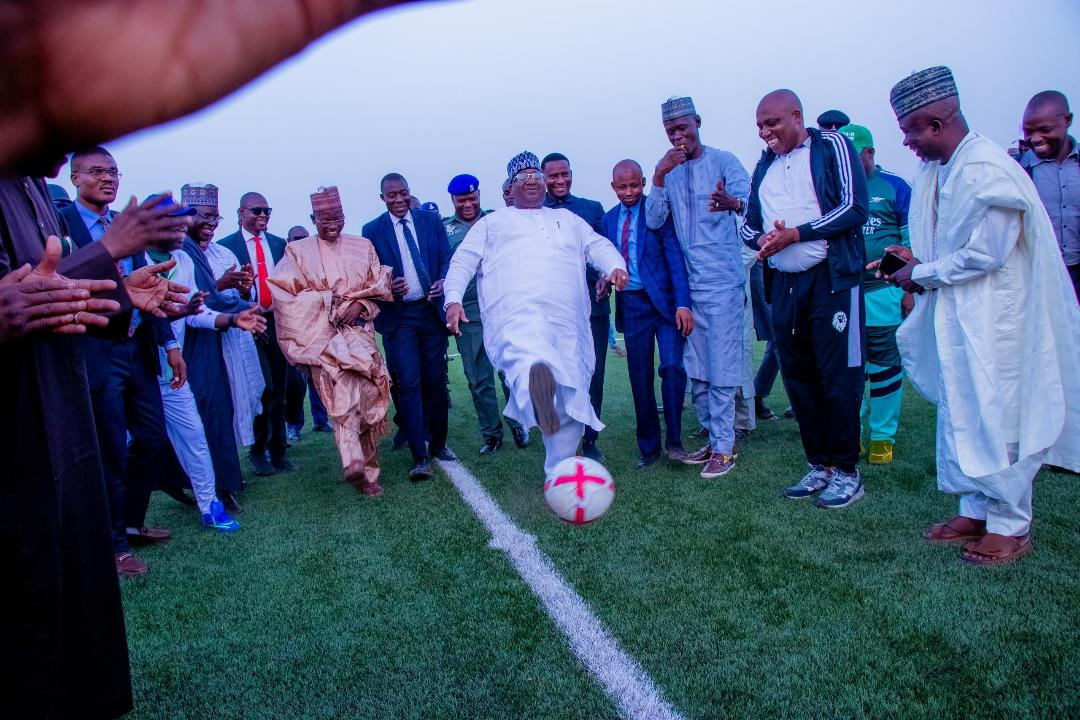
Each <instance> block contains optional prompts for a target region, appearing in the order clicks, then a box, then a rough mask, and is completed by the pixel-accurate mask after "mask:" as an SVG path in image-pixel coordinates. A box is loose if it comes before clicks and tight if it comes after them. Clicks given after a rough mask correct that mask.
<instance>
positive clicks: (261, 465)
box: [226, 455, 274, 510]
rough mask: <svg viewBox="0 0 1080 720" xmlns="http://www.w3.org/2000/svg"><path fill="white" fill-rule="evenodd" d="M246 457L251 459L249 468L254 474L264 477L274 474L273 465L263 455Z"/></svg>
mask: <svg viewBox="0 0 1080 720" xmlns="http://www.w3.org/2000/svg"><path fill="white" fill-rule="evenodd" d="M248 459H250V460H251V469H252V470H254V471H255V474H256V475H259V476H260V477H266V476H267V475H273V474H274V466H273V465H271V464H270V461H269V460H267V459H266V456H265V455H249V456H248ZM227 509H228V508H226V510H227Z"/></svg>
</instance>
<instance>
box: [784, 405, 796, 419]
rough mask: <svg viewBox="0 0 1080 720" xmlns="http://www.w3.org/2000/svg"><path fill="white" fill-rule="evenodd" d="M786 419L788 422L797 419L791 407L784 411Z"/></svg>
mask: <svg viewBox="0 0 1080 720" xmlns="http://www.w3.org/2000/svg"><path fill="white" fill-rule="evenodd" d="M784 417H786V418H787V419H788V420H794V419H795V411H794V410H793V409H792V408H791V406H790V405H788V409H787V410H785V411H784Z"/></svg>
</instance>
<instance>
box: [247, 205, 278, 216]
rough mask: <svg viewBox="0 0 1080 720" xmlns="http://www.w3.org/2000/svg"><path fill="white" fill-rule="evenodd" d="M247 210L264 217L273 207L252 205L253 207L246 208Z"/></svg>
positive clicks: (272, 210) (268, 214)
mask: <svg viewBox="0 0 1080 720" xmlns="http://www.w3.org/2000/svg"><path fill="white" fill-rule="evenodd" d="M247 211H248V212H249V213H251V214H252V215H265V216H266V217H270V213H272V212H274V208H268V207H253V208H247Z"/></svg>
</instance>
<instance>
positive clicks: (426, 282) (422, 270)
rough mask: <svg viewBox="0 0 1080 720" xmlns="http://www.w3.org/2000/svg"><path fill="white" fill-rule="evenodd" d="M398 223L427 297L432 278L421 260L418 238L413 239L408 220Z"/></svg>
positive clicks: (417, 277)
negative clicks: (417, 243)
mask: <svg viewBox="0 0 1080 720" xmlns="http://www.w3.org/2000/svg"><path fill="white" fill-rule="evenodd" d="M398 222H400V223H401V231H402V233H404V235H405V244H406V245H408V246H409V257H411V258H412V264H413V269H414V270H416V279H417V280H419V281H420V286H421V287H422V288H423V289H424V295H427V293H428V290H430V289H431V276H429V275H428V273H427V268H426V267H424V261H423V260H421V259H420V248H418V247H417V246H416V238H415V237H413V234H412V230H410V229H409V221H408V219H406V218H401V220H399V221H398Z"/></svg>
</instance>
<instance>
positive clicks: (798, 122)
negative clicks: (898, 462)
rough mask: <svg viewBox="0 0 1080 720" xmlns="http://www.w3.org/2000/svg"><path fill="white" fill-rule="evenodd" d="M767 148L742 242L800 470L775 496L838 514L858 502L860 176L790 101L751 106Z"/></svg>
mask: <svg viewBox="0 0 1080 720" xmlns="http://www.w3.org/2000/svg"><path fill="white" fill-rule="evenodd" d="M757 127H758V137H760V138H761V139H762V140H763V141H764V142H765V145H766V149H765V152H764V153H763V154H762V156H761V160H760V161H758V164H757V167H756V168H755V169H754V175H753V180H752V182H751V185H750V199H749V200H748V202H747V207H746V222H745V223H744V224H743V227H742V230H741V234H742V238H743V241H744V242H745V243H746V244H747V245H749V246H750V247H751V248H756V249H757V250H758V257H759V258H760V259H762V260H764V261H765V263H764V264H765V292H766V296H767V297H769V298H770V300H771V302H772V322H773V337H774V342H775V343H776V350H777V355H778V357H779V360H780V369H781V371H782V372H783V375H784V380H785V385H786V386H787V390H788V396H789V398H790V400H791V406H792V408H793V409H794V411H795V418H796V420H798V422H799V433H800V435H801V436H802V442H803V450H804V451H805V452H806V460H807V462H808V463H809V464H810V471H809V472H808V473H807V474H806V475H805V476H804V477H803V478H802V480H800V481H799V482H797V483H795V484H794V485H791V486H790V487H788V488H786V489H785V490H784V497H787V498H791V499H801V498H810V497H813V496H815V495H818V493H820V496H819V497H818V498H817V500H816V504H817V506H818V507H822V508H840V507H844V506H846V505H850V504H851V503H853V502H855V501H856V500H858V499H859V498H861V497H862V496H863V485H862V477H861V476H860V474H859V468H858V464H859V435H860V417H859V409H860V406H861V402H862V395H863V381H864V378H863V363H864V359H865V358H864V347H865V339H864V337H863V329H864V320H863V309H862V308H863V303H862V274H863V270H864V268H865V266H866V248H865V244H864V242H863V236H862V225H863V223H865V222H866V218H867V191H866V174H865V172H864V171H863V167H862V163H861V161H860V160H859V156H858V153H856V152H855V147H854V146H853V145H852V143H851V141H850V140H848V138H846V137H845V136H843V135H841V134H839V133H835V132H821V131H820V130H818V129H816V128H809V129H808V128H806V127H805V126H804V124H803V111H802V103H801V102H800V101H799V98H798V97H797V96H796V95H795V93H793V92H792V91H790V90H776V91H774V92H771V93H769V94H768V95H766V96H765V97H764V98H762V100H761V102H759V103H758V107H757Z"/></svg>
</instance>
